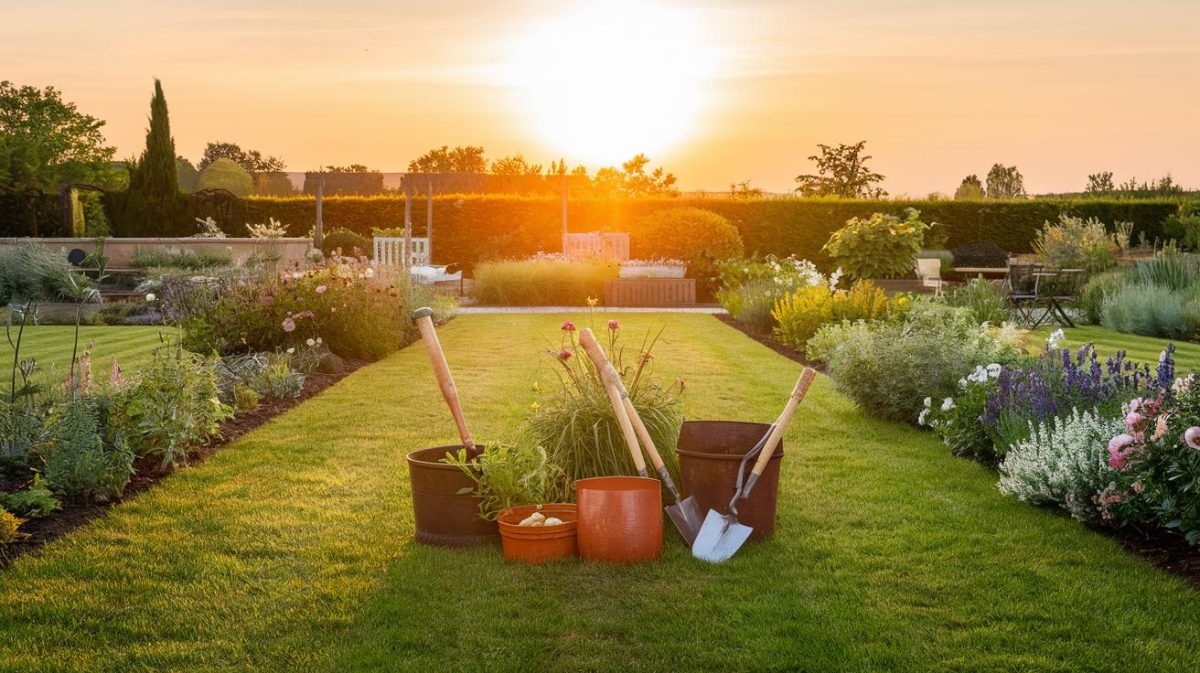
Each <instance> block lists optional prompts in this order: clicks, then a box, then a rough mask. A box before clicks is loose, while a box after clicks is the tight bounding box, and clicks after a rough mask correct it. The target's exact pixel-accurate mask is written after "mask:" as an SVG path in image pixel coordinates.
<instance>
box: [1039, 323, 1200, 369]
mask: <svg viewBox="0 0 1200 673" xmlns="http://www.w3.org/2000/svg"><path fill="white" fill-rule="evenodd" d="M1055 329H1057V328H1056V327H1041V328H1038V329H1036V330H1034V331H1033V332H1031V333H1030V347H1031V348H1032V349H1033V350H1035V351H1038V350H1041V348H1042V347H1043V346H1044V345H1045V343H1046V338H1047V337H1048V336H1050V333H1051V332H1053V331H1054V330H1055ZM1063 334H1064V335H1065V337H1066V338H1065V340H1064V341H1063V345H1064V346H1069V347H1070V348H1071V349H1072V350H1075V349H1077V348H1079V347H1080V346H1082V345H1084V344H1086V343H1095V344H1096V351H1097V353H1099V354H1100V357H1101V358H1102V359H1103V358H1107V357H1109V356H1111V355H1112V354H1113V353H1115V352H1117V351H1118V350H1124V351H1126V353H1127V354H1128V357H1129V358H1130V359H1131V360H1138V361H1140V362H1149V363H1151V364H1154V363H1157V362H1158V356H1159V354H1160V353H1162V351H1163V349H1164V348H1166V347H1167V344H1169V343H1173V344H1175V369H1176V370H1177V371H1178V372H1180V373H1183V372H1200V344H1198V343H1192V342H1187V341H1179V340H1177V339H1159V338H1156V337H1147V336H1140V335H1137V334H1125V333H1122V332H1115V331H1113V330H1110V329H1107V328H1104V327H1100V326H1099V325H1086V326H1082V327H1068V328H1063Z"/></svg>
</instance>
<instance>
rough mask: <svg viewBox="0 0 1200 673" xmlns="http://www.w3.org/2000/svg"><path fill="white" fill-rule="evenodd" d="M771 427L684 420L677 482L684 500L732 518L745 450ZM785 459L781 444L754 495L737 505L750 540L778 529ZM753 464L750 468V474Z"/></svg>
mask: <svg viewBox="0 0 1200 673" xmlns="http://www.w3.org/2000/svg"><path fill="white" fill-rule="evenodd" d="M770 427H771V426H770V425H768V424H767V423H741V422H736V421H685V422H684V424H683V425H682V426H681V427H680V428H679V442H678V443H677V444H676V447H675V453H677V454H679V478H680V482H681V487H682V489H683V495H684V496H689V495H690V496H692V497H694V498H695V499H696V504H697V505H699V506H700V511H701V512H705V513H707V512H708V510H710V509H712V510H716V511H717V512H719V513H721V514H729V499H730V498H732V497H733V490H734V488H735V487H736V484H737V473H738V464H739V463H740V462H741V460H742V457H743V456H745V455H746V452H747V451H749V450H750V449H752V448H754V445H755V444H757V443H758V440H760V439H762V436H763V435H765V434H766V433H767V430H768V429H769V428H770ZM782 461H783V440H780V442H779V446H777V447H775V455H774V456H772V457H771V460H770V462H768V463H767V469H765V470H763V474H762V476H761V477H759V479H758V484H757V485H755V487H754V490H753V491H751V492H750V497H749V498H746V499H745V500H742V501H740V502H738V521H739V522H740V523H742V524H745V525H747V526H750V527H751V528H753V529H754V532H753V533H751V534H750V539H751V540H759V539H762V538H764V537H766V536H768V535H770V534H771V533H773V532H774V531H775V505H776V500H777V499H778V496H779V465H780V463H781V462H782ZM753 465H754V464H753V462H751V463H750V464H748V465H747V466H746V473H747V474H749V472H750V468H751V467H753Z"/></svg>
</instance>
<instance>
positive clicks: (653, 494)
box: [575, 477, 663, 564]
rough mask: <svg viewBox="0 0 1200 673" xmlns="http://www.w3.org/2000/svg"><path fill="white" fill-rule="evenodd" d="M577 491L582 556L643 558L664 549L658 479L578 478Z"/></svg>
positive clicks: (626, 561) (615, 560) (628, 561)
mask: <svg viewBox="0 0 1200 673" xmlns="http://www.w3.org/2000/svg"><path fill="white" fill-rule="evenodd" d="M575 493H576V495H577V504H576V507H577V509H578V511H579V555H580V556H581V557H583V559H584V560H586V561H602V562H605V563H622V564H631V563H644V562H646V561H653V560H654V559H656V558H658V556H659V554H661V553H662V531H663V521H662V518H663V507H662V486H661V485H660V483H659V481H658V480H657V479H647V478H646V477H595V478H592V479H580V480H579V481H577V482H575Z"/></svg>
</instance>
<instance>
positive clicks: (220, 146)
mask: <svg viewBox="0 0 1200 673" xmlns="http://www.w3.org/2000/svg"><path fill="white" fill-rule="evenodd" d="M217 159H229V160H231V161H233V162H234V163H235V164H237V165H239V166H241V167H242V168H244V169H246V171H247V172H249V173H251V174H255V173H276V172H279V171H282V170H283V169H284V168H285V165H284V163H283V159H281V158H279V157H276V156H268V157H264V156H263V155H262V152H259V151H258V150H243V149H242V148H241V146H239V145H238V144H237V143H225V142H215V143H209V144H207V145H205V146H204V156H203V157H201V158H200V165H199V166H198V167H197V168H199V170H204V169H205V168H208V166H209V164H211V163H212V162H214V161H216V160H217Z"/></svg>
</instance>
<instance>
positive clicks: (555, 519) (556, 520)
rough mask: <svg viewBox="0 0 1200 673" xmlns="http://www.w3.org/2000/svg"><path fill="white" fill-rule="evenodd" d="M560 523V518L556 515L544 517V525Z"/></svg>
mask: <svg viewBox="0 0 1200 673" xmlns="http://www.w3.org/2000/svg"><path fill="white" fill-rule="evenodd" d="M561 523H562V519H560V518H558V517H556V516H552V517H550V518H548V519H546V524H545V525H547V526H557V525H559V524H561Z"/></svg>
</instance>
